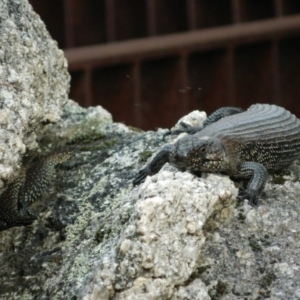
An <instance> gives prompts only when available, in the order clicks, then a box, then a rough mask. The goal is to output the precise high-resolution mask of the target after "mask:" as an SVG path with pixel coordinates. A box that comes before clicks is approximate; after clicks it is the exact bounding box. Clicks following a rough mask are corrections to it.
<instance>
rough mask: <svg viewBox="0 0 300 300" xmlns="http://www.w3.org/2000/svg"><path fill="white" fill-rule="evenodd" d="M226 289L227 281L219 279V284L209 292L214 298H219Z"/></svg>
mask: <svg viewBox="0 0 300 300" xmlns="http://www.w3.org/2000/svg"><path fill="white" fill-rule="evenodd" d="M226 289H227V283H226V282H223V281H221V280H218V283H217V285H216V286H215V287H214V288H213V289H211V290H209V291H208V294H209V296H210V297H211V299H212V300H219V299H221V298H222V296H223V295H224V293H225V291H226Z"/></svg>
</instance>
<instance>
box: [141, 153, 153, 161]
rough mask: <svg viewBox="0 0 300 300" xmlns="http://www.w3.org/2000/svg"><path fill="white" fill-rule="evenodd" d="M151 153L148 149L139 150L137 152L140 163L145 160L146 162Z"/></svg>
mask: <svg viewBox="0 0 300 300" xmlns="http://www.w3.org/2000/svg"><path fill="white" fill-rule="evenodd" d="M152 154H153V152H151V151H148V150H145V151H143V152H141V153H140V154H139V156H140V159H139V162H140V163H145V162H147V160H148V158H149V157H151V156H152Z"/></svg>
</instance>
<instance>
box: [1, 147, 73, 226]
mask: <svg viewBox="0 0 300 300" xmlns="http://www.w3.org/2000/svg"><path fill="white" fill-rule="evenodd" d="M73 154H74V149H60V150H56V151H53V152H51V153H49V154H47V155H44V156H41V157H38V158H37V159H36V160H34V161H33V163H32V164H31V165H30V166H29V168H28V169H27V170H25V169H22V170H21V172H20V174H19V176H18V177H17V178H16V179H14V180H13V181H12V182H11V183H10V184H9V185H8V186H7V188H6V189H5V190H4V192H3V193H2V194H1V196H0V230H4V229H8V228H10V227H14V226H22V225H29V224H31V223H32V222H33V221H34V220H36V219H37V216H36V214H35V213H34V212H33V211H32V210H31V209H30V207H29V205H30V204H31V203H33V202H34V201H36V200H37V199H38V198H40V197H41V196H42V194H43V193H44V192H45V190H46V189H47V187H48V185H49V183H50V181H51V179H52V178H53V176H54V175H55V168H56V166H57V165H59V164H62V163H64V162H66V161H67V160H69V159H70V158H71V157H72V156H73Z"/></svg>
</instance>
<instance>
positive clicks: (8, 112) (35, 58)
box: [0, 0, 70, 188]
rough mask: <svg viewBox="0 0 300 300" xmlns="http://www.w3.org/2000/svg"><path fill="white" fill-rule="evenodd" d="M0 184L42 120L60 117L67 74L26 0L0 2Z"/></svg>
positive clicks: (31, 145)
mask: <svg viewBox="0 0 300 300" xmlns="http://www.w3.org/2000/svg"><path fill="white" fill-rule="evenodd" d="M0 44H1V49H0V78H1V80H0V135H1V142H0V188H1V187H3V181H7V180H9V179H11V178H12V177H13V176H16V175H17V174H18V170H19V168H20V160H21V158H22V156H23V155H24V153H25V151H26V149H34V148H36V146H37V144H36V133H37V132H39V131H40V128H41V126H42V124H43V123H49V122H50V123H54V122H57V121H58V120H59V119H60V115H61V109H62V106H63V105H64V104H65V103H66V101H67V99H68V98H67V94H68V89H69V81H70V76H69V74H68V72H67V61H66V59H65V58H64V54H63V51H62V50H60V49H58V47H57V43H56V42H55V41H53V40H52V39H51V37H50V35H49V33H48V32H47V30H46V27H45V25H44V23H43V22H42V21H41V20H40V17H39V16H38V15H37V14H36V13H35V12H34V11H33V10H32V7H31V6H30V5H29V4H28V2H27V1H26V0H2V1H1V2H0Z"/></svg>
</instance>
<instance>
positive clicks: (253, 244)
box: [249, 235, 262, 252]
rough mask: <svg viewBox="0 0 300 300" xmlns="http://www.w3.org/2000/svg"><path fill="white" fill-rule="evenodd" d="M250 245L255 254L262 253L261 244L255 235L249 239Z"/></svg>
mask: <svg viewBox="0 0 300 300" xmlns="http://www.w3.org/2000/svg"><path fill="white" fill-rule="evenodd" d="M249 245H250V247H251V249H252V250H253V251H254V252H257V251H262V247H261V246H260V244H259V243H258V240H257V239H256V237H255V236H254V235H252V236H251V237H249Z"/></svg>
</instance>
